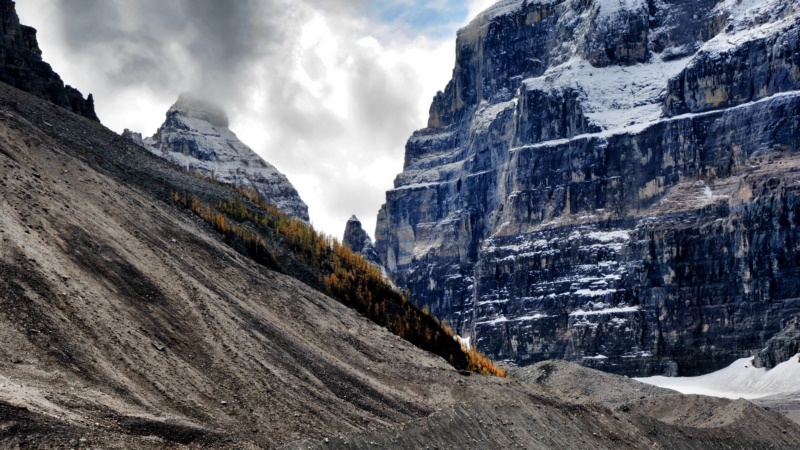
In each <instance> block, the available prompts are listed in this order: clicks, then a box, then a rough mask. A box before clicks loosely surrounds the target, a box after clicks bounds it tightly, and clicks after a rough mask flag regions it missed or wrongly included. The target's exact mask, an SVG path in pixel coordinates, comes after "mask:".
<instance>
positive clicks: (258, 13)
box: [57, 0, 296, 103]
mask: <svg viewBox="0 0 800 450" xmlns="http://www.w3.org/2000/svg"><path fill="white" fill-rule="evenodd" d="M57 7H58V9H59V14H58V17H59V18H60V19H61V20H62V22H61V31H62V34H63V39H64V42H65V43H66V44H67V46H68V47H69V48H70V49H71V50H72V51H75V52H91V53H90V54H91V55H93V56H94V58H96V59H97V60H98V61H97V63H98V64H97V65H96V67H98V69H99V70H102V71H104V75H105V77H106V78H107V79H108V80H109V81H110V82H113V83H115V84H124V85H128V86H131V85H138V86H142V87H147V88H149V89H152V90H154V91H156V92H165V93H166V92H170V93H171V92H174V91H176V90H178V91H182V90H196V91H200V92H204V93H206V94H208V96H209V97H222V98H223V99H226V100H234V102H235V101H236V100H239V98H238V97H239V94H241V89H240V87H244V86H246V85H248V84H250V82H251V81H252V80H251V77H252V76H253V73H252V67H253V64H255V63H257V62H258V61H260V60H262V59H263V58H267V57H269V56H271V55H275V54H276V50H278V49H280V48H281V44H282V43H284V42H286V36H285V31H284V30H285V28H286V25H288V22H287V19H288V20H290V21H291V20H292V19H296V18H293V17H291V15H290V14H289V12H288V10H287V8H285V5H284V7H281V4H280V2H278V1H266V2H265V1H260V2H259V1H254V0H237V1H224V2H223V1H219V0H178V1H163V0H139V1H136V2H131V1H121V0H59V1H58V2H57ZM231 97H233V98H231ZM218 100H220V99H218ZM230 103H233V102H230Z"/></svg>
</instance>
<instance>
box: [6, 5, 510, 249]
mask: <svg viewBox="0 0 800 450" xmlns="http://www.w3.org/2000/svg"><path fill="white" fill-rule="evenodd" d="M493 3H494V0H383V1H380V0H237V1H228V0H137V1H130V0H17V12H18V13H19V16H20V21H21V22H22V23H23V24H26V25H30V26H33V27H34V28H36V29H37V30H38V38H39V45H40V47H41V49H42V52H43V55H42V56H43V58H44V60H45V61H47V62H49V63H50V64H51V65H52V66H53V68H54V70H55V71H56V72H58V73H59V74H60V75H61V78H62V79H64V81H65V83H67V84H70V85H72V86H74V87H76V88H78V89H79V90H80V91H81V92H83V94H84V95H87V94H89V93H92V94H93V95H94V99H95V105H96V110H97V114H98V116H99V117H100V120H101V121H102V122H103V124H104V125H105V126H107V127H109V128H111V129H112V130H114V131H116V132H118V133H121V132H122V131H123V130H124V129H126V128H128V129H131V130H133V131H138V132H140V133H142V134H143V135H145V136H150V135H152V134H154V133H155V131H156V130H157V128H158V127H159V126H160V125H161V124H162V123H163V121H164V118H165V114H166V112H167V110H168V109H169V107H170V106H171V105H172V104H173V103H174V102H175V101H176V100H177V98H178V96H179V95H180V94H181V93H182V92H189V91H191V92H195V93H198V92H199V93H202V94H203V95H204V96H206V97H207V98H208V99H209V100H212V101H214V102H216V103H218V104H220V105H221V106H222V107H223V108H224V109H225V110H226V112H227V113H228V116H229V118H230V128H231V130H232V131H234V132H235V133H236V134H237V136H239V138H240V139H241V140H242V141H243V142H244V143H245V144H247V145H248V146H250V147H251V148H252V149H253V150H255V151H256V152H257V153H258V154H259V155H261V156H262V157H263V158H264V159H266V160H267V161H269V162H270V163H272V164H273V165H275V166H276V167H277V168H278V169H279V170H280V171H282V172H283V173H284V174H286V176H287V177H288V178H289V180H290V181H291V182H292V184H293V185H294V186H295V188H297V190H298V192H299V193H300V196H301V197H302V198H303V200H304V201H305V202H306V204H307V205H308V207H309V214H310V216H311V222H312V224H313V225H314V226H315V227H316V228H317V229H321V230H322V231H324V232H325V233H327V234H330V235H333V236H336V237H339V238H341V235H342V233H343V231H344V227H345V223H346V221H347V219H348V218H349V217H350V216H351V215H353V214H355V215H357V216H358V217H359V219H360V220H361V222H362V224H363V226H364V228H365V229H366V231H367V232H368V233H369V234H370V235H373V236H374V231H375V221H376V217H377V213H378V210H379V208H380V206H381V204H383V202H384V200H385V192H386V191H387V190H389V189H391V188H392V186H393V180H394V178H395V176H396V175H397V174H398V173H400V172H401V171H402V167H403V156H404V146H405V142H406V140H407V139H408V138H409V137H410V136H411V133H412V132H413V131H414V130H417V129H421V128H424V127H425V125H426V124H427V117H428V109H429V107H430V103H431V100H432V99H433V96H434V95H435V94H436V92H437V91H439V90H443V89H444V87H445V86H446V84H447V82H448V80H449V79H450V76H451V74H452V70H453V66H454V64H455V36H456V31H457V30H458V29H459V28H460V27H462V26H464V25H466V24H467V23H468V22H469V21H470V20H471V19H472V18H474V17H475V16H476V15H477V14H478V13H480V12H481V11H483V10H484V9H486V8H487V7H489V6H490V5H491V4H493Z"/></svg>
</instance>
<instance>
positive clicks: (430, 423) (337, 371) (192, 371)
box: [0, 61, 800, 449]
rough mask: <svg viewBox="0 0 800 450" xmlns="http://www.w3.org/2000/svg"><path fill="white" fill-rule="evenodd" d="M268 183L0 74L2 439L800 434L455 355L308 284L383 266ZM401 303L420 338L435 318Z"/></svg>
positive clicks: (742, 438)
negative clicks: (491, 370) (264, 194)
mask: <svg viewBox="0 0 800 450" xmlns="http://www.w3.org/2000/svg"><path fill="white" fill-rule="evenodd" d="M0 64H2V62H1V61H0ZM256 200H258V199H257V196H256V195H253V193H252V192H250V191H246V190H244V189H236V188H234V187H232V186H230V185H224V184H222V183H219V182H217V181H213V180H209V179H204V178H202V177H196V176H195V174H193V173H190V172H188V171H185V170H182V169H180V168H178V167H176V166H175V165H174V164H172V163H170V162H168V161H165V160H164V159H163V158H160V157H157V156H155V155H153V154H152V153H150V152H149V151H148V150H146V149H144V148H143V147H142V146H141V145H136V144H134V143H132V142H131V141H130V140H129V139H126V138H122V137H121V136H119V135H117V134H116V133H114V132H112V131H111V130H108V129H107V128H105V127H103V126H102V125H101V124H99V123H96V122H92V121H89V120H86V119H85V118H84V117H81V116H79V115H76V114H74V113H72V112H70V111H68V110H66V109H64V108H58V107H53V104H52V103H51V102H49V101H45V100H43V99H41V98H38V97H35V96H33V95H31V94H28V93H26V92H23V91H21V90H18V89H16V88H14V87H12V86H10V85H7V84H5V83H2V82H0V342H1V343H2V345H0V447H2V448H90V447H91V448H108V449H152V448H214V449H225V448H231V449H234V448H235V449H242V448H244V449H255V448H281V447H282V448H308V447H317V448H319V447H325V448H367V447H369V448H372V447H375V446H377V445H380V446H382V447H395V448H420V447H424V446H438V447H440V448H467V447H470V448H472V447H477V448H498V447H502V448H510V447H515V446H524V447H527V448H574V447H584V448H597V449H618V448H631V449H633V448H701V449H703V448H709V449H712V448H722V447H724V448H797V447H798V446H800V426H798V425H797V424H794V423H793V422H791V421H789V420H788V419H787V418H785V417H783V416H781V415H780V414H778V413H776V412H774V411H770V410H766V409H763V408H759V407H756V406H754V405H752V404H750V403H747V402H743V401H729V400H724V399H713V398H703V397H691V396H688V397H687V396H682V395H679V394H677V393H674V392H669V391H664V390H657V389H655V388H651V387H646V386H644V385H640V384H634V382H633V381H631V380H629V379H625V378H623V377H614V376H611V375H604V376H602V377H601V375H602V374H597V373H596V372H595V371H592V370H589V369H585V368H580V367H574V366H572V365H567V364H565V363H560V364H552V363H546V364H547V365H545V366H542V367H541V368H540V371H541V372H542V373H541V374H539V373H537V374H535V377H534V378H533V379H528V378H524V377H522V376H519V377H518V379H508V378H503V377H496V376H482V375H480V374H477V373H472V372H465V371H459V370H456V369H455V368H454V364H450V362H449V361H448V359H449V358H444V357H442V356H441V355H438V354H435V353H433V352H430V351H425V350H422V348H420V347H418V346H415V345H412V344H411V343H410V342H409V340H408V339H409V337H406V339H403V338H400V337H398V336H395V335H394V334H392V333H390V332H389V330H388V329H389V328H391V324H389V325H387V326H383V325H378V324H377V323H376V322H375V320H374V316H370V315H369V314H368V313H364V312H360V311H357V309H356V308H355V307H354V306H353V305H348V304H347V303H346V302H345V301H343V299H341V298H333V297H332V296H328V295H325V294H323V293H322V292H321V291H320V290H319V289H315V288H314V287H313V286H312V285H314V284H315V283H316V285H321V284H322V281H321V280H320V279H321V278H325V276H326V275H329V274H330V273H331V272H332V271H333V269H334V267H331V266H337V267H335V269H337V270H339V271H341V270H343V268H346V267H347V266H348V265H349V264H356V265H360V266H361V267H362V268H366V269H369V270H371V271H372V272H376V270H375V269H374V268H373V267H372V266H370V265H369V264H367V263H366V262H364V261H363V259H361V258H360V257H358V256H355V255H352V254H351V253H348V251H349V250H348V251H345V249H346V247H344V246H340V245H339V246H337V245H335V243H332V242H331V241H330V240H326V239H324V238H322V237H320V236H318V235H316V236H315V235H314V233H312V232H311V231H310V230H311V228H310V227H309V226H307V224H303V223H302V222H300V221H298V220H292V219H290V218H288V217H287V216H286V215H281V214H279V213H278V212H277V211H276V209H275V208H274V205H267V206H268V207H267V208H266V209H267V213H268V216H261V217H259V218H258V219H259V220H255V217H253V214H255V212H254V211H257V210H259V211H260V210H263V209H265V206H264V205H265V203H263V202H262V203H261V204H256V203H257V202H256ZM209 205H212V206H209ZM198 212H199V213H198ZM237 217H238V219H237ZM264 223H268V224H272V225H276V229H275V230H272V231H273V232H272V233H270V232H263V233H262V231H263V230H262V229H261V228H259V227H261V225H262V224H264ZM312 238H314V239H312ZM310 241H314V242H310ZM315 244H316V245H319V247H313V245H315ZM326 247H328V248H329V247H337V254H339V255H341V256H342V257H341V258H339V259H338V260H337V259H334V260H333V261H331V260H325V259H320V258H321V256H320V253H323V255H322V256H325V255H324V253H325V251H321V250H320V248H322V249H323V250H324V249H325V248H326ZM311 249H314V250H315V251H313V252H312V251H310V250H311ZM269 254H271V255H272V256H273V258H271V259H270V258H269V257H268V255H269ZM315 258H316V259H315ZM309 261H312V262H315V263H316V265H314V264H310V263H309ZM331 263H333V264H331ZM334 273H336V272H334ZM346 275H347V276H351V275H352V274H346ZM351 278H354V279H357V278H363V277H355V276H351ZM359 281H361V280H359ZM337 284H344V285H345V286H346V285H347V283H346V282H345V283H337ZM362 287H363V286H362ZM366 291H367V292H365V293H363V292H362V294H365V295H366V294H369V295H374V296H375V297H376V298H377V299H378V300H381V302H380V303H377V304H378V308H375V309H378V310H390V309H391V308H390V307H391V306H392V304H391V303H392V301H391V300H392V299H391V298H390V296H391V295H389V294H387V293H386V292H380V291H378V290H375V289H373V290H369V289H367V290H366ZM396 294H397V293H394V294H392V295H396ZM345 300H346V299H345ZM403 306H406V308H405V309H404V310H403V312H404V314H406V315H407V317H406V318H407V319H409V318H410V320H407V321H405V322H403V321H402V319H403V318H402V317H399V315H397V316H395V317H394V319H396V320H400V323H401V324H403V325H404V326H405V325H411V326H410V327H409V328H408V329H406V331H408V332H409V334H411V333H412V332H413V331H414V330H415V328H414V326H413V323H416V324H417V325H420V324H421V323H422V322H427V323H428V325H430V326H429V327H428V328H426V330H427V331H434V330H436V329H437V328H435V327H433V324H435V325H437V326H438V325H439V324H438V323H437V322H436V321H434V320H433V319H432V318H431V317H429V316H423V315H420V314H418V310H416V309H415V308H411V307H407V306H408V305H407V302H404V305H403ZM370 319H372V320H370ZM412 322H413V323H412ZM422 325H424V324H422ZM404 328H405V327H404ZM438 329H439V330H441V327H440V328H438ZM436 333H438V331H437V332H436ZM427 338H429V339H430V340H434V337H433V336H427ZM448 340H449V343H450V344H451V345H452V344H453V343H454V341H453V339H451V338H450V337H449V336H444V339H443V342H444V343H445V344H446V343H447V342H448ZM429 348H430V347H429ZM434 350H435V349H434ZM450 356H451V357H457V356H459V354H458V353H455V352H453V353H451V354H450ZM461 356H464V355H463V354H461ZM596 380H601V383H602V384H595V381H596ZM606 384H610V385H613V386H618V387H620V390H619V391H617V390H613V392H635V393H636V394H637V397H636V398H637V399H635V400H630V401H628V400H624V399H621V397H620V396H617V397H614V398H608V397H607V396H602V397H600V398H598V396H597V392H598V391H600V392H605V391H606V389H605V387H606Z"/></svg>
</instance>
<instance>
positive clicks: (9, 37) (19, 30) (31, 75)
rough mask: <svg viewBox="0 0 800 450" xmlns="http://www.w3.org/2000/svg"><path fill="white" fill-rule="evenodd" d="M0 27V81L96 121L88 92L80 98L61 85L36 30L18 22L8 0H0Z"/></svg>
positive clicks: (73, 90) (10, 1) (77, 94)
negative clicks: (40, 46) (43, 54)
mask: <svg viewBox="0 0 800 450" xmlns="http://www.w3.org/2000/svg"><path fill="white" fill-rule="evenodd" d="M0 27H2V33H0V60H2V62H3V63H2V64H0V81H3V82H5V83H8V84H10V85H12V86H14V87H15V88H17V89H21V90H23V91H26V92H30V93H31V94H33V95H36V96H37V97H41V98H43V99H45V100H49V101H51V102H53V103H55V104H56V105H58V106H61V107H63V108H66V109H68V110H70V111H72V112H74V113H76V114H80V115H82V116H84V117H87V118H89V119H91V120H94V121H97V122H99V121H100V119H98V118H97V114H95V112H94V98H93V97H92V94H89V96H88V97H87V98H86V99H84V98H83V94H81V93H80V91H78V90H77V89H75V88H73V87H72V86H64V82H63V81H61V77H60V76H58V74H57V73H55V72H54V71H53V69H52V68H51V67H50V64H47V63H46V62H44V61H43V60H42V51H41V50H40V49H39V43H38V42H37V41H36V30H35V29H33V28H31V27H28V26H25V25H21V24H20V23H19V16H17V11H16V8H15V7H14V2H13V1H12V0H0Z"/></svg>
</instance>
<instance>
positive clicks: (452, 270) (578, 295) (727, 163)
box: [376, 0, 800, 376]
mask: <svg viewBox="0 0 800 450" xmlns="http://www.w3.org/2000/svg"><path fill="white" fill-rule="evenodd" d="M798 13H800V4H798V2H796V1H791V0H768V1H766V2H755V1H745V0H743V1H734V0H730V1H729V0H726V1H719V2H715V1H688V0H687V1H681V0H677V1H670V2H667V1H661V0H651V1H638V0H624V1H616V0H615V1H613V2H612V1H601V0H594V1H592V0H583V1H514V0H505V1H501V2H499V3H498V4H497V5H495V6H494V7H492V8H490V9H489V10H487V11H486V12H485V13H483V14H482V15H480V16H479V17H478V18H476V19H475V21H473V22H472V23H471V24H470V25H469V26H467V27H466V28H464V29H463V30H461V31H460V32H459V34H458V40H457V43H456V54H457V62H456V68H455V70H454V72H453V79H452V80H451V82H450V83H449V84H448V85H447V87H446V88H445V90H444V91H443V92H440V93H438V94H437V95H436V97H435V98H434V100H433V104H432V106H431V114H430V119H429V123H428V128H426V129H424V130H421V131H418V132H416V133H415V134H414V135H413V136H412V137H411V139H410V140H409V141H408V144H407V145H406V159H405V166H404V170H403V172H402V173H401V174H399V175H398V176H397V178H396V180H395V188H394V189H393V190H391V191H389V192H387V196H386V203H385V204H384V206H383V207H382V209H381V211H380V213H379V217H378V227H377V230H376V248H377V250H378V253H379V255H380V257H381V260H382V261H383V263H384V265H385V266H386V267H387V269H388V270H389V271H390V272H391V274H392V276H393V277H394V278H395V280H396V281H397V283H398V284H399V285H400V286H401V287H404V288H408V289H410V290H411V292H412V295H413V296H414V298H416V299H417V300H418V301H420V302H421V303H423V304H427V305H429V306H430V308H431V310H432V311H433V312H434V313H435V314H437V315H439V316H441V317H443V318H445V319H447V321H448V323H449V324H451V325H453V326H454V327H455V328H456V329H457V331H458V332H459V333H460V334H461V335H463V336H465V337H470V338H472V342H473V343H475V344H476V345H477V347H478V349H479V350H482V351H484V352H486V353H487V354H489V355H490V356H492V357H494V358H497V359H501V360H510V361H514V362H516V363H520V364H528V363H533V362H536V361H540V360H542V359H548V358H563V359H568V360H572V361H577V362H580V363H582V364H585V365H589V366H592V367H597V368H601V369H603V370H608V371H612V372H618V373H624V374H629V375H639V376H643V375H652V374H697V373H702V372H707V371H711V370H715V369H717V368H720V367H723V366H726V365H727V364H729V363H730V362H731V361H732V360H734V359H736V358H740V357H743V356H749V355H750V354H751V353H752V352H753V351H755V350H758V349H761V348H762V347H763V345H764V344H765V342H766V341H767V340H768V339H769V338H770V337H772V336H773V335H775V334H776V333H778V332H779V331H780V330H782V329H783V328H784V327H785V325H786V323H787V322H788V321H789V320H791V319H792V318H793V317H795V316H797V315H798V314H800V258H798V257H797V256H796V255H797V254H800V234H798V231H797V225H798V220H800V219H798V214H800V209H798V208H800V201H799V200H798V186H800V185H798V183H797V182H796V180H797V179H798V175H797V173H798V170H800V158H799V157H798V156H797V155H796V152H797V149H798V138H800V130H799V129H798V127H799V125H798V120H797V117H800V92H799V91H798V87H800V84H799V83H798V77H797V74H798V73H800V61H799V60H798V59H797V54H798V49H796V48H795V47H796V46H797V45H796V43H797V42H798V41H799V40H798V39H796V33H797V30H798V29H800V28H799V27H800V19H798Z"/></svg>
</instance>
